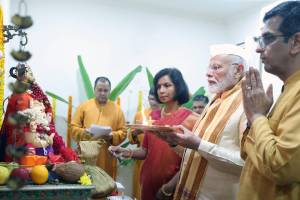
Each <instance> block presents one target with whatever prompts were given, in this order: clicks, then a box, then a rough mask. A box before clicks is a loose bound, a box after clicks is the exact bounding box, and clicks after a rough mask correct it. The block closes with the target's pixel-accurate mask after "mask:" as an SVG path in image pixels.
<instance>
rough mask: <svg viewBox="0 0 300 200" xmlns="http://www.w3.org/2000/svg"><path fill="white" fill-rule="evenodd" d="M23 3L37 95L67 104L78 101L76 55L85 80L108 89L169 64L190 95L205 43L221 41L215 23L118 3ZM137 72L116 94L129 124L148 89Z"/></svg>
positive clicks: (203, 62) (201, 79)
mask: <svg viewBox="0 0 300 200" xmlns="http://www.w3.org/2000/svg"><path fill="white" fill-rule="evenodd" d="M17 3H18V1H17V0H12V1H11V15H13V14H14V13H15V12H16V11H17ZM27 3H28V8H29V9H28V11H29V14H30V15H31V16H32V18H33V20H34V25H33V26H32V27H31V28H29V29H28V30H26V31H27V32H28V36H29V44H28V47H27V49H28V50H30V51H31V52H32V54H33V57H32V58H31V59H30V60H29V62H28V63H29V64H30V65H31V66H32V69H33V72H34V74H35V76H36V78H37V81H38V82H39V83H40V84H41V85H42V87H43V88H44V89H45V90H49V91H52V92H55V93H57V94H59V95H60V96H62V97H65V98H67V96H69V95H71V96H73V98H74V104H75V105H78V104H79V103H80V102H82V101H83V100H84V99H85V98H84V95H81V94H82V91H81V92H80V91H79V90H80V88H79V84H78V82H80V80H79V79H78V64H77V60H76V59H77V55H79V54H80V55H82V57H83V61H84V64H85V66H86V68H87V71H88V73H89V75H90V78H91V80H92V82H93V80H94V79H95V78H96V77H97V76H99V75H104V76H108V77H109V78H110V79H111V81H112V85H113V86H114V85H116V84H117V83H118V81H119V80H121V78H123V77H124V76H125V75H126V74H127V73H128V72H129V71H130V70H132V69H133V68H134V67H136V66H137V65H142V66H148V67H149V68H150V70H151V71H152V73H153V74H155V73H156V72H157V71H158V70H160V69H162V68H163V67H177V68H179V69H180V70H181V71H182V73H183V74H184V77H185V78H186V80H187V82H188V85H189V86H190V90H191V92H194V91H195V90H196V89H197V88H198V87H199V86H201V85H203V86H205V85H206V81H205V75H204V74H205V73H204V71H205V68H206V66H207V60H208V51H207V50H208V46H209V45H210V44H213V43H218V42H223V41H224V40H225V38H226V36H227V34H226V31H224V30H225V29H224V27H223V25H222V24H219V23H217V22H214V21H210V20H209V19H205V18H202V17H196V16H194V15H191V16H188V15H181V14H176V13H174V12H168V10H157V9H154V8H151V7H145V6H142V5H137V4H130V3H129V2H127V3H126V1H114V3H113V2H112V1H109V0H101V1H100V0H88V1H80V0H64V1H59V0H53V1H36V0H35V1H34V0H27ZM224 32H225V33H224ZM15 43H16V42H15ZM15 46H16V48H17V46H18V45H17V44H15ZM8 57H9V56H8ZM6 64H7V67H10V66H12V65H15V64H16V62H15V61H12V60H11V59H8V60H7V62H6ZM144 74H145V73H144V72H143V74H140V75H138V77H137V78H136V80H135V81H134V82H133V84H132V85H131V86H130V87H129V88H128V90H127V91H126V92H125V93H124V94H123V95H122V96H121V104H122V108H123V109H124V112H126V113H127V117H128V118H129V120H130V121H131V119H132V115H133V113H134V112H135V111H136V101H137V91H138V90H140V89H141V90H143V91H144V93H147V92H148V82H147V81H146V76H145V75H144ZM6 94H7V93H6ZM146 96H147V95H146V94H145V97H144V98H145V99H146ZM128 104H130V105H128ZM128 106H129V107H130V108H129V112H127V111H126V110H127V107H128ZM57 108H58V114H59V115H64V116H65V115H66V108H67V107H66V106H65V105H64V104H59V105H58V106H57Z"/></svg>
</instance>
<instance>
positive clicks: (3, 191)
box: [0, 184, 95, 200]
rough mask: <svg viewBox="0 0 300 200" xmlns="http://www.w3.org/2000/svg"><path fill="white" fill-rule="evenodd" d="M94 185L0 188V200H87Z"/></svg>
mask: <svg viewBox="0 0 300 200" xmlns="http://www.w3.org/2000/svg"><path fill="white" fill-rule="evenodd" d="M94 188H95V186H94V185H89V186H82V185H79V184H58V185H27V186H24V187H22V188H21V189H19V190H17V191H13V190H11V189H9V188H8V187H6V186H0V200H69V199H70V200H87V199H88V197H89V196H90V195H91V190H92V189H94Z"/></svg>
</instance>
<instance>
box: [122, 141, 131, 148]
mask: <svg viewBox="0 0 300 200" xmlns="http://www.w3.org/2000/svg"><path fill="white" fill-rule="evenodd" d="M129 144H130V142H129V141H128V142H125V143H124V144H122V145H121V147H122V148H126V147H128V146H129Z"/></svg>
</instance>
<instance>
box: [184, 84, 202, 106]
mask: <svg viewBox="0 0 300 200" xmlns="http://www.w3.org/2000/svg"><path fill="white" fill-rule="evenodd" d="M204 94H205V89H204V87H200V88H199V89H198V90H197V91H196V92H195V93H194V94H193V95H192V96H191V98H190V100H189V101H188V102H186V103H185V104H183V105H182V106H183V107H186V108H188V109H191V108H192V106H193V98H194V97H195V96H196V95H204Z"/></svg>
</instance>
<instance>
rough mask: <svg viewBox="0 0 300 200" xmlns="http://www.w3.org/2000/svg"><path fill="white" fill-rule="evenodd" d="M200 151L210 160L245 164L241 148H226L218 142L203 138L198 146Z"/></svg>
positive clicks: (220, 162)
mask: <svg viewBox="0 0 300 200" xmlns="http://www.w3.org/2000/svg"><path fill="white" fill-rule="evenodd" d="M198 152H199V153H201V155H202V156H203V157H204V158H205V159H207V160H208V162H215V163H216V162H217V163H219V164H222V163H224V164H231V165H238V166H241V167H242V166H244V161H243V160H242V158H241V156H240V150H239V149H229V148H224V147H221V146H219V145H218V144H213V143H210V142H207V141H204V140H202V141H201V143H200V145H199V147H198Z"/></svg>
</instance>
